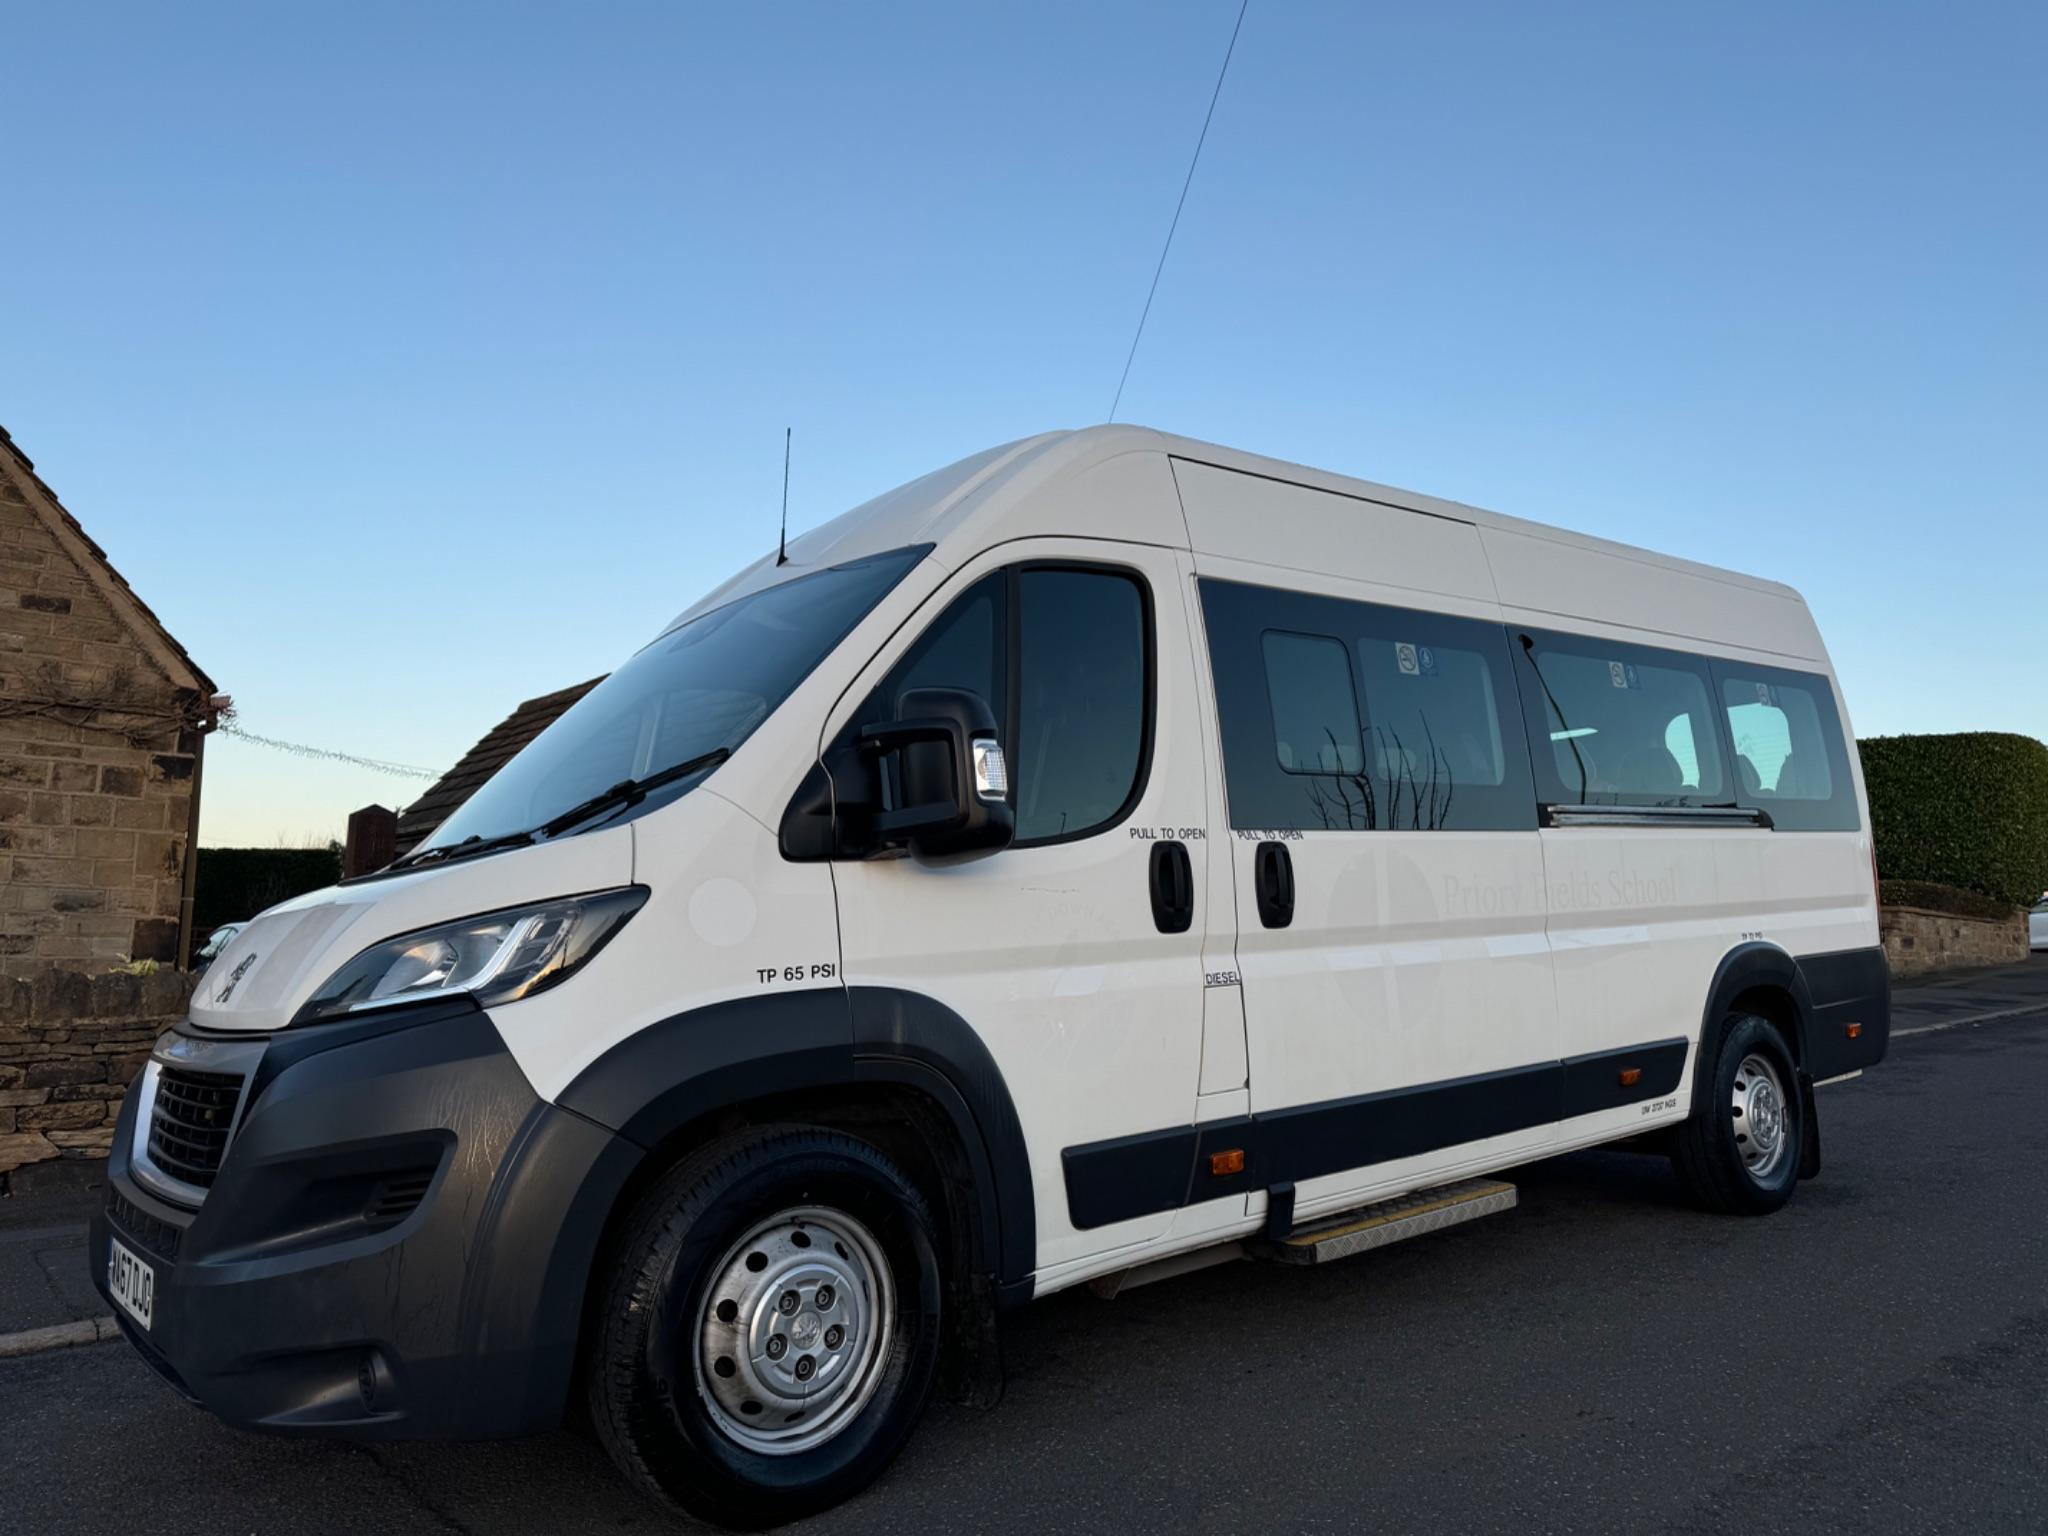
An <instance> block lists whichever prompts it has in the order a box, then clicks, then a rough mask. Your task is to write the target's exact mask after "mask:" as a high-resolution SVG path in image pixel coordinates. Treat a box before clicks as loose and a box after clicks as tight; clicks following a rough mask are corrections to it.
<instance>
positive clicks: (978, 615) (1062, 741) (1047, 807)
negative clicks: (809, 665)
mask: <svg viewBox="0 0 2048 1536" xmlns="http://www.w3.org/2000/svg"><path fill="white" fill-rule="evenodd" d="M1013 636H1014V637H1015V644H1014V647H1013V645H1012V637H1013ZM1149 645H1150V640H1149V630H1148V625H1147V618H1146V602H1145V594H1144V591H1143V589H1142V588H1141V587H1140V586H1139V584H1138V583H1137V581H1136V580H1134V579H1133V578H1131V577H1129V576H1126V575H1123V574H1121V573H1118V572H1111V571H1103V570H1092V569H1068V568H1030V567H1027V568H1024V569H1021V570H1007V571H998V572H996V573H994V574H993V575H990V576H985V577H983V578H982V579H981V580H980V581H979V582H977V583H975V585H974V586H972V587H970V588H969V589H968V590H967V591H966V592H964V593H962V594H961V595H960V596H959V597H957V598H955V599H954V600H953V602H952V604H951V605H950V606H948V607H947V609H946V610H945V612H943V613H942V614H941V615H940V616H939V617H938V618H937V619H936V620H934V621H933V622H932V625H931V627H930V628H929V629H928V630H926V631H925V633H924V634H923V635H922V636H920V637H919V639H918V640H917V642H916V644H914V645H913V646H912V647H911V649H910V651H909V652H908V654H906V655H905V656H904V658H903V659H902V660H901V661H900V662H898V663H897V664H896V666H895V667H894V668H892V669H891V671H890V673H889V676H888V677H887V678H885V679H884V680H883V682H882V683H881V685H880V686H879V687H877V688H876V690H875V691H874V693H873V694H872V695H870V697H869V699H868V702H867V703H866V704H865V705H864V706H863V707H862V708H861V710H860V712H859V714H858V716H857V717H856V719H857V721H867V720H880V719H893V718H895V716H896V713H897V703H898V701H899V700H900V698H901V697H902V695H903V694H904V693H905V692H906V691H908V690H909V689H912V688H932V687H948V688H966V689H969V690H971V691H972V692H974V693H978V694H980V695H981V696H982V697H983V698H984V699H986V700H987V701H988V703H989V707H990V709H991V710H993V711H994V713H995V716H996V719H997V720H999V721H1001V722H1003V731H1002V739H1003V744H1004V747H1005V749H1006V750H1007V752H1008V754H1009V759H1010V800H1011V804H1012V806H1013V807H1014V808H1015V811H1016V816H1017V841H1018V842H1020V843H1026V842H1043V841H1049V840H1052V839H1056V838H1061V837H1075V836H1079V835H1081V834H1082V833H1086V832H1092V831H1097V830H1099V829H1100V828H1102V827H1103V826H1105V825H1107V824H1108V823H1110V822H1112V821H1115V820H1117V819H1118V818H1119V817H1120V816H1121V814H1122V812H1123V809H1124V807H1125V805H1126V803H1127V802H1128V801H1129V800H1130V799H1131V798H1132V796H1133V794H1134V793H1135V791H1136V789H1137V785H1138V779H1139V776H1140V774H1141V773H1142V771H1143V768H1144V763H1145V744H1146V740H1147V735H1148V732H1149V731H1150V729H1151V721H1150V718H1149V716H1148V713H1147V705H1148V687H1147V681H1148V677H1149V671H1150V651H1149ZM889 789H890V793H891V794H892V795H893V792H894V785H893V782H892V784H891V785H890V787H889Z"/></svg>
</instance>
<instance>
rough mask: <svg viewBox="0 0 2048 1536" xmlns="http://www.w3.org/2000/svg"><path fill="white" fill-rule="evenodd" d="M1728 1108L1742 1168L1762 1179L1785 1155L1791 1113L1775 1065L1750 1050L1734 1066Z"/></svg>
mask: <svg viewBox="0 0 2048 1536" xmlns="http://www.w3.org/2000/svg"><path fill="white" fill-rule="evenodd" d="M1732 1111H1733V1119H1734V1123H1735V1149H1736V1151H1738V1152H1740V1153H1741V1154H1742V1166H1743V1169H1744V1171H1745V1172H1747V1173H1748V1174H1749V1176H1750V1177H1751V1178H1752V1179H1754V1180H1756V1181H1757V1182H1758V1183H1760V1184H1761V1183H1764V1182H1766V1181H1768V1180H1769V1178H1770V1177H1771V1175H1772V1174H1774V1173H1776V1172H1777V1171H1778V1165H1779V1164H1780V1163H1782V1162H1784V1160H1785V1158H1786V1156H1787V1148H1788V1145H1789V1140H1790V1131H1791V1115H1790V1112H1789V1108H1788V1101H1787V1099H1786V1096H1785V1084H1784V1081H1783V1080H1782V1079H1781V1078H1780V1077H1779V1076H1778V1069H1777V1068H1776V1067H1774V1066H1772V1065H1771V1063H1770V1062H1769V1061H1768V1060H1766V1059H1765V1058H1764V1057H1762V1056H1759V1055H1757V1054H1756V1053H1755V1052H1753V1051H1752V1052H1751V1053H1750V1054H1749V1055H1747V1056H1745V1057H1743V1058H1742V1062H1741V1065H1739V1066H1737V1067H1736V1069H1735V1086H1734V1091H1733V1104H1732Z"/></svg>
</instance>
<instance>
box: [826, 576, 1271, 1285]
mask: <svg viewBox="0 0 2048 1536" xmlns="http://www.w3.org/2000/svg"><path fill="white" fill-rule="evenodd" d="M1061 559H1088V560H1095V561H1103V562H1111V563H1114V564H1116V565H1120V566H1127V567H1130V568H1132V569H1134V570H1136V571H1137V572H1138V573H1139V574H1140V575H1141V576H1142V577H1143V578H1144V579H1145V580H1146V581H1147V582H1148V583H1149V584H1150V586H1151V589H1152V599H1153V605H1154V616H1153V629H1154V644H1155V646H1157V662H1158V666H1157V677H1156V694H1155V704H1154V725H1153V731H1154V736H1153V747H1152V759H1151V766H1150V772H1149V774H1148V776H1147V781H1146V784H1145V787H1144V789H1143V791H1142V793H1141V794H1140V796H1139V798H1138V801H1137V803H1136V805H1135V806H1133V807H1132V809H1131V810H1130V812H1129V814H1128V816H1127V817H1126V818H1125V819H1124V821H1123V822H1121V823H1119V824H1117V825H1116V826H1114V827H1111V828H1109V829H1107V830H1105V831H1102V832H1099V833H1096V834H1094V835H1092V836H1084V837H1079V838H1076V839H1073V840H1071V841H1065V842H1056V843H1051V844H1047V845H1045V846H1039V847H1025V848H1013V849H1009V850H1007V851H1005V852H1004V853H1002V854H1001V855H999V856H996V857H990V858H981V859H972V860H968V861H966V862H962V863H958V864H952V865H948V866H945V867H942V868H933V867H928V866H925V865H922V864H919V863H917V862H915V861H912V860H909V859H890V860H878V861H871V862H847V863H842V864H839V865H837V866H835V876H836V879H837V882H838V887H839V903H840V929H841V943H842V947H843V952H844V955H845V968H846V981H847V984H848V985H850V986H857V987H858V986H876V987H895V988H901V989H903V990H905V991H910V992H916V993H921V994H924V995H926V996H928V997H931V998H934V999H936V1000H937V1001H938V1002H940V1003H942V1004H944V1005H945V1006H946V1007H948V1008H950V1009H951V1010H952V1011H953V1012H954V1013H956V1014H958V1015H959V1016H960V1017H961V1018H963V1019H967V1020H970V1021H972V1024H973V1027H974V1029H975V1032H976V1033H977V1034H978V1035H980V1036H981V1039H982V1041H983V1043H984V1044H985V1045H986V1046H987V1047H988V1049H989V1053H990V1054H991V1055H992V1056H993V1057H994V1058H995V1063H996V1066H997V1068H998V1069H999V1070H1000V1071H1001V1073H1002V1077H1003V1081H1004V1083H1005V1085H1006V1086H1007V1087H1008V1089H1009V1093H1010V1097H1011V1099H1012V1101H1013V1102H1014V1103H1015V1105H1016V1108H1017V1115H1018V1118H1019V1120H1020V1121H1021V1122H1022V1124H1023V1126H1024V1128H1025V1136H1026V1139H1027V1141H1028V1143H1029V1146H1030V1152H1031V1178H1032V1185H1033V1188H1034V1189H1035V1190H1036V1191H1037V1192H1038V1262H1039V1264H1040V1265H1041V1266H1046V1265H1057V1264H1062V1263H1065V1262H1066V1261H1069V1260H1071V1259H1074V1258H1077V1257H1081V1256H1084V1255H1088V1254H1094V1253H1100V1252H1107V1251H1115V1250H1119V1249H1126V1248H1131V1247H1134V1246H1139V1245H1143V1244H1146V1243H1148V1242H1152V1241H1155V1240H1157V1239H1159V1238H1161V1237H1163V1236H1164V1235H1165V1234H1166V1232H1167V1229H1168V1227H1169V1226H1170V1225H1171V1222H1172V1215H1173V1213H1170V1212H1161V1213H1159V1214H1157V1215H1152V1216H1147V1217H1144V1218H1142V1219H1140V1220H1136V1221H1131V1222H1121V1223H1116V1224H1113V1225H1110V1226H1107V1227H1102V1228H1098V1229H1096V1230H1094V1231H1091V1232H1087V1233H1081V1232H1077V1231H1075V1230H1074V1228H1073V1226H1072V1225H1071V1223H1070V1222H1069V1221H1068V1219H1067V1215H1066V1204H1065V1196H1064V1193H1063V1190H1064V1180H1063V1176H1062V1170H1061V1160H1060V1154H1061V1152H1062V1150H1063V1149H1065V1148H1067V1147H1070V1146H1074V1145H1077V1144H1080V1143H1085V1142H1092V1141H1098V1140H1102V1139H1105V1138H1108V1137H1113V1136H1117V1135H1120V1134H1122V1133H1123V1132H1124V1131H1126V1130H1128V1129H1131V1128H1132V1127H1135V1126H1159V1125H1173V1124H1186V1123H1188V1122H1189V1121H1190V1120H1192V1119H1193V1117H1194V1113H1195V1105H1196V1098H1197V1094H1198V1092H1199V1089H1200V1084H1201V1076H1202V1055H1203V1041H1204V1009H1203V993H1204V987H1203V946H1204V934H1203V931H1202V928H1201V926H1200V925H1197V926H1196V927H1195V928H1192V929H1190V930H1189V931H1188V932H1186V933H1180V934H1162V933H1160V932H1159V931H1158V930H1157V929H1156V928H1155V926H1154V924H1153V918H1152V908H1151V905H1150V900H1149V896H1148V893H1147V885H1146V880H1147V859H1148V852H1149V843H1148V841H1147V840H1146V839H1144V838H1141V837H1137V836H1134V835H1133V833H1134V832H1138V831H1154V830H1157V829H1161V828H1170V829H1173V830H1175V831H1180V830H1181V829H1200V830H1203V831H1206V825H1207V817H1208V786H1207V782H1206V774H1205V768H1204V765H1205V763H1206V761H1207V756H1208V754H1207V753H1206V751H1205V749H1204V743H1203V739H1202V717H1201V713H1200V710H1199V708H1198V705H1197V702H1196V689H1197V681H1196V671H1195V667H1194V662H1193V653H1192V652H1191V650H1190V649H1189V648H1188V646H1187V645H1186V643H1185V641H1184V640H1183V639H1182V637H1183V636H1185V634H1186V633H1187V624H1186V619H1185V616H1184V614H1183V612H1182V596H1181V581H1180V567H1179V564H1178V562H1177V560H1176V559H1175V557H1174V555H1173V553H1172V552H1171V551H1169V550H1163V549H1156V548H1150V547H1146V546H1142V545H1118V544H1100V543H1084V542H1082V541H1078V540H1068V539H1030V540H1025V541H1021V542H1017V543H1009V544H1004V545H1002V546H1000V547H999V548H998V549H996V550H994V551H991V552H990V553H989V554H987V555H984V556H982V557H981V558H979V559H976V560H972V561H969V562H968V563H967V564H966V565H964V566H963V567H962V568H961V569H960V571H959V572H957V573H956V574H955V576H954V578H953V579H952V580H951V581H950V582H948V583H947V585H946V586H945V587H944V588H943V589H941V590H940V591H939V592H938V593H937V594H935V595H934V597H933V598H932V599H931V601H930V602H929V603H928V604H927V612H928V613H930V614H936V613H937V612H938V611H939V610H940V609H942V608H943V607H944V606H945V604H946V603H947V602H949V601H951V599H952V598H953V597H954V596H956V595H958V594H959V593H960V592H962V591H964V590H965V589H966V588H967V587H968V586H971V585H972V584H973V583H974V582H975V581H976V580H978V579H979V578H980V577H982V576H983V575H985V574H987V573H988V572H989V571H992V570H994V569H997V568H998V567H1000V566H1002V565H1005V564H1009V563H1012V562H1019V561H1046V560H1061ZM908 628H909V630H916V629H917V628H919V626H917V625H911V626H909V627H908ZM1162 637H1163V639H1164V640H1166V641H1170V642H1171V643H1162ZM912 638H914V635H913V634H911V633H908V632H906V633H905V634H903V635H900V636H898V637H897V639H896V642H895V643H892V644H891V645H890V646H889V647H887V648H886V649H885V650H884V651H883V652H882V653H881V655H879V656H878V657H877V658H876V659H875V660H874V662H873V663H872V664H871V665H870V666H869V668H868V669H867V670H866V671H865V672H864V673H863V674H862V675H861V676H860V678H859V679H858V680H857V681H856V682H855V684H854V686H853V688H852V689H851V690H850V691H849V693H848V696H847V698H846V699H845V700H843V701H842V702H841V705H840V707H839V708H838V709H836V710H835V711H834V712H833V714H832V716H831V717H829V718H828V720H827V721H826V724H825V731H824V735H825V736H826V737H827V738H830V737H831V736H832V735H833V734H835V733H836V732H837V731H838V729H839V728H840V726H841V725H843V724H844V722H845V719H846V717H847V715H848V714H850V713H851V711H852V709H853V708H854V707H855V705H856V704H857V703H858V701H859V700H860V699H861V698H862V697H864V696H865V695H866V693H867V691H868V690H869V689H870V688H872V687H873V686H874V685H875V684H876V683H877V682H879V681H880V680H881V678H882V676H883V674H884V673H886V672H887V671H888V669H889V667H890V666H891V665H893V664H894V663H895V661H896V659H897V658H898V656H900V655H901V653H902V651H903V650H904V649H905V648H906V646H907V644H908V642H909V640H910V639H912ZM1185 841H1186V843H1187V847H1188V850H1189V854H1190V858H1191V860H1192V862H1193V864H1194V872H1195V882H1196V888H1197V889H1201V888H1202V887H1203V886H1204V885H1205V883H1206V880H1207V865H1208V860H1209V858H1210V857H1211V854H1210V848H1211V840H1210V839H1208V838H1207V837H1206V836H1196V837H1189V838H1186V839H1185ZM1228 938H1229V934H1228V929H1227V928H1226V929H1225V931H1224V934H1223V940H1224V942H1225V943H1226V944H1227V943H1228ZM1242 1211H1243V1200H1242V1198H1239V1199H1238V1200H1237V1201H1236V1202H1235V1210H1234V1212H1233V1214H1241V1213H1242Z"/></svg>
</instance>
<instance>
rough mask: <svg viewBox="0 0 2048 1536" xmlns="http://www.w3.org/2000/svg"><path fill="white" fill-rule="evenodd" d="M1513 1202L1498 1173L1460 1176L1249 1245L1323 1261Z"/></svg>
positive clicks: (1266, 1255)
mask: <svg viewBox="0 0 2048 1536" xmlns="http://www.w3.org/2000/svg"><path fill="white" fill-rule="evenodd" d="M1514 1207H1515V1186H1514V1185H1512V1184H1503V1183H1501V1182H1500V1181H1499V1180H1498V1179H1466V1180H1464V1181H1462V1182H1460V1183H1457V1184H1439V1185H1438V1186H1437V1187H1436V1188H1435V1189H1418V1190H1417V1191H1416V1192H1415V1193H1414V1194H1412V1195H1402V1196H1401V1197H1399V1198H1398V1199H1394V1200H1382V1201H1380V1202H1379V1203H1378V1204H1377V1205H1367V1206H1361V1207H1360V1208H1359V1209H1358V1210H1355V1211H1346V1212H1345V1213H1344V1214H1342V1215H1340V1216H1333V1217H1330V1218H1328V1219H1327V1220H1324V1221H1321V1222H1318V1223H1317V1224H1316V1225H1315V1226H1312V1227H1304V1228H1301V1229H1299V1230H1297V1231H1295V1232H1294V1233H1292V1234H1291V1235H1290V1236H1288V1237H1285V1238H1283V1239H1282V1240H1281V1241H1279V1242H1277V1243H1273V1242H1261V1243H1256V1244H1251V1245H1249V1246H1250V1247H1251V1248H1252V1250H1253V1251H1254V1252H1255V1253H1256V1254H1257V1256H1258V1257H1259V1258H1262V1259H1272V1260H1276V1261H1278V1262H1279V1263H1282V1264H1327V1263H1328V1262H1329V1261H1330V1260H1332V1259H1348V1258H1350V1257H1351V1255H1353V1254H1354V1253H1364V1252H1366V1251H1367V1250H1368V1249H1372V1248H1384V1247H1386V1246H1387V1244H1389V1243H1398V1242H1400V1241H1401V1240H1402V1239H1403V1238H1408V1237H1420V1236H1422V1235H1423V1234H1424V1233H1425V1232H1441V1231H1442V1230H1443V1229H1444V1228H1445V1227H1455V1226H1457V1225H1458V1224H1459V1223H1460V1222H1466V1221H1477V1220H1478V1219H1479V1218H1480V1217H1481V1216H1497V1215H1499V1214H1500V1213H1501V1212H1502V1211H1511V1210H1513V1209H1514Z"/></svg>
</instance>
